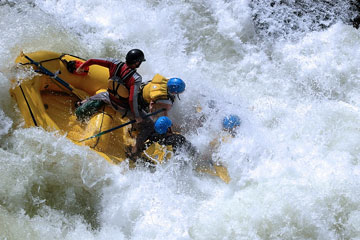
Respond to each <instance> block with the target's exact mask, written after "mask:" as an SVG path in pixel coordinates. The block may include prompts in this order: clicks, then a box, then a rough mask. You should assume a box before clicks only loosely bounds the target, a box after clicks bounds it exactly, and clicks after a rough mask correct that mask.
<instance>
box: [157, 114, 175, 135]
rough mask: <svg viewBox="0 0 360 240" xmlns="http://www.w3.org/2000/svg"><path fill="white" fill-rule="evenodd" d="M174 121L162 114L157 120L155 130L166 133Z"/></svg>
mask: <svg viewBox="0 0 360 240" xmlns="http://www.w3.org/2000/svg"><path fill="white" fill-rule="evenodd" d="M171 125H172V122H171V120H170V118H168V117H165V116H162V117H159V118H158V120H156V122H155V126H154V128H155V132H157V133H159V134H164V133H166V132H167V131H168V128H169V127H171Z"/></svg>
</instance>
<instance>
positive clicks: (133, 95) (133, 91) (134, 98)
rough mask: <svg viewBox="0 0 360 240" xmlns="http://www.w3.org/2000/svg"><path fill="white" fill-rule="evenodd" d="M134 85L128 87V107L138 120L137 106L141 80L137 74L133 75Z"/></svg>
mask: <svg viewBox="0 0 360 240" xmlns="http://www.w3.org/2000/svg"><path fill="white" fill-rule="evenodd" d="M133 77H134V84H131V86H130V95H129V105H130V110H131V112H132V113H133V114H134V116H135V119H138V120H139V121H141V120H140V117H141V116H140V113H139V104H138V95H139V92H140V85H141V82H142V78H141V76H140V75H139V74H137V73H135V74H134V76H133Z"/></svg>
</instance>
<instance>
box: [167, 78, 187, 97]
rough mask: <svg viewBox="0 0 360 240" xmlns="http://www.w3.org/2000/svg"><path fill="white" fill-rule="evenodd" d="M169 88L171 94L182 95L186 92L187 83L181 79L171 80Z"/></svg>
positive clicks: (168, 84)
mask: <svg viewBox="0 0 360 240" xmlns="http://www.w3.org/2000/svg"><path fill="white" fill-rule="evenodd" d="M167 87H168V91H169V92H170V93H176V94H178V93H182V92H183V91H185V82H184V81H183V80H181V79H180V78H170V79H169V81H168V83H167Z"/></svg>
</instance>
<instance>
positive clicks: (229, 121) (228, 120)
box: [223, 115, 241, 130]
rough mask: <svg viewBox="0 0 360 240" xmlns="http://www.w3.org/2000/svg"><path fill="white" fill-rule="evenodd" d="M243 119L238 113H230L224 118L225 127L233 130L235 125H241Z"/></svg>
mask: <svg viewBox="0 0 360 240" xmlns="http://www.w3.org/2000/svg"><path fill="white" fill-rule="evenodd" d="M240 124H241V120H240V118H239V116H238V115H229V116H227V117H224V119H223V128H224V129H226V130H232V129H233V128H234V127H237V126H240Z"/></svg>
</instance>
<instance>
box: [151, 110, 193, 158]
mask: <svg viewBox="0 0 360 240" xmlns="http://www.w3.org/2000/svg"><path fill="white" fill-rule="evenodd" d="M171 126H172V121H171V120H170V118H168V117H166V116H161V117H159V118H158V119H157V120H156V122H155V125H154V131H153V132H152V134H151V135H150V136H149V138H148V139H147V144H151V143H154V142H157V143H159V144H160V145H165V146H172V149H173V152H174V153H176V152H177V151H178V150H180V149H182V150H184V151H185V152H186V153H188V154H189V155H190V156H197V154H198V150H197V149H196V148H195V147H194V146H193V145H192V144H191V143H190V142H189V141H188V140H186V138H185V137H184V136H182V135H181V134H179V133H174V132H172V131H171Z"/></svg>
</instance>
